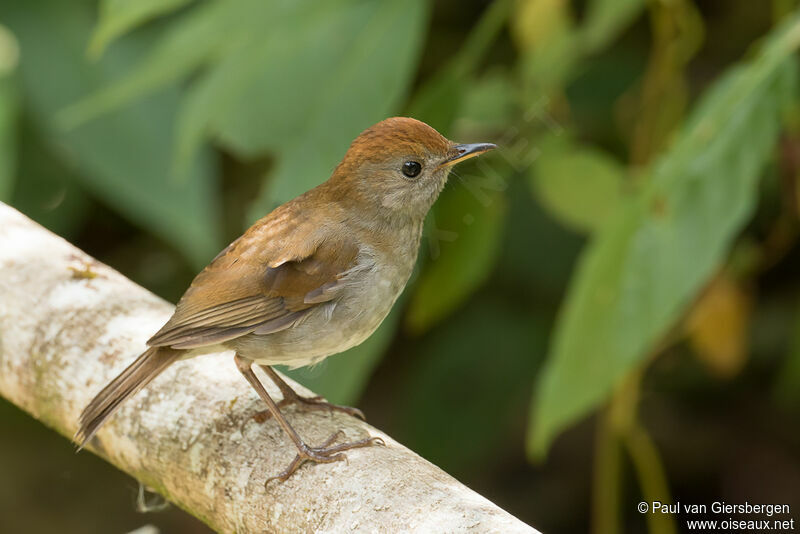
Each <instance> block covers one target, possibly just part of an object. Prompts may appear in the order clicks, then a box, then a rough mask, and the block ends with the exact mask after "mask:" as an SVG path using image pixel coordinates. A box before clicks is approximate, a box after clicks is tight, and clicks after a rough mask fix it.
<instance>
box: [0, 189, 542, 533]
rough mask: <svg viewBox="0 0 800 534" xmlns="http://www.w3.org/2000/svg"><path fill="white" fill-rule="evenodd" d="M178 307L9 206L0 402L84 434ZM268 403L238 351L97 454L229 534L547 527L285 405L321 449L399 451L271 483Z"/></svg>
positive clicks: (0, 222)
mask: <svg viewBox="0 0 800 534" xmlns="http://www.w3.org/2000/svg"><path fill="white" fill-rule="evenodd" d="M171 311H172V305H170V304H168V303H167V302H164V301H163V300H161V299H159V298H158V297H156V296H154V295H152V294H151V293H149V292H148V291H146V290H144V289H142V288H141V287H139V286H137V285H136V284H134V283H133V282H131V281H130V280H128V279H127V278H125V277H124V276H122V275H121V274H119V273H117V272H116V271H114V270H112V269H111V268H109V267H107V266H105V265H103V264H101V263H99V262H97V261H95V260H94V259H92V258H91V257H89V256H87V255H86V254H84V253H83V252H81V251H80V250H78V249H77V248H75V247H73V246H72V245H70V244H69V243H67V242H66V241H64V240H63V239H61V238H59V237H57V236H55V235H53V234H52V233H50V232H48V231H47V230H45V229H44V228H42V227H40V226H39V225H37V224H36V223H34V222H32V221H30V220H29V219H27V218H26V217H24V216H23V215H21V214H20V213H19V212H17V211H15V210H14V209H12V208H10V207H8V206H5V205H3V204H0V395H2V396H4V397H5V398H7V399H9V400H10V401H11V402H13V403H14V404H16V405H17V406H19V407H21V408H22V409H24V410H26V411H27V412H29V413H30V414H32V415H33V416H34V417H36V418H37V419H39V420H41V421H42V422H44V423H46V424H47V425H49V426H51V427H53V428H54V429H56V430H57V431H58V432H60V433H61V434H63V435H65V436H72V435H73V434H74V432H75V429H76V421H77V419H78V414H79V413H80V411H81V409H82V408H83V407H84V406H85V405H86V403H87V402H89V400H90V399H91V398H92V396H93V395H94V394H95V393H97V392H98V391H99V390H100V388H102V387H103V385H104V384H106V383H107V382H108V381H109V380H110V379H111V378H113V377H114V376H115V375H116V374H117V373H119V372H120V371H121V370H122V369H123V368H124V367H125V366H126V365H127V364H128V363H130V362H131V361H132V360H133V359H134V358H135V357H136V356H137V355H138V354H139V353H140V352H141V351H142V350H143V349H144V347H145V340H146V339H147V338H148V337H149V336H150V335H151V334H152V333H153V332H155V331H156V330H157V329H158V328H159V327H160V326H161V325H162V324H163V323H164V321H166V319H167V318H168V317H169V315H170V313H171ZM264 383H265V384H266V385H267V386H268V387H270V386H271V385H272V384H271V382H270V381H269V380H264ZM290 383H291V384H292V385H293V386H294V385H295V384H294V383H293V382H290ZM300 391H305V392H306V393H309V392H308V391H307V390H303V389H302V388H300ZM270 393H271V394H274V395H275V396H276V397H279V393H278V391H277V389H275V388H273V389H270ZM261 409H263V406H262V404H261V402H260V400H259V399H258V398H257V396H256V394H255V393H254V392H253V391H252V390H251V389H250V388H249V386H248V385H247V383H246V382H245V381H244V380H243V378H242V377H241V376H240V375H239V373H238V372H237V370H236V367H235V365H234V363H233V361H232V357H231V354H210V355H206V356H201V357H198V358H195V359H192V360H187V361H182V362H178V363H177V364H175V365H173V366H172V368H170V369H168V370H167V371H166V372H165V373H164V374H163V375H162V376H160V377H158V378H157V379H156V380H155V381H154V382H153V383H152V384H151V385H150V386H148V387H147V388H146V389H145V390H143V391H142V392H140V393H139V394H138V395H136V396H135V397H134V398H132V399H131V400H130V401H129V402H128V403H126V405H124V406H123V408H122V409H121V410H120V412H119V413H118V414H117V415H115V416H114V417H113V418H112V419H111V420H110V421H109V422H108V424H106V426H105V427H104V428H103V429H102V430H101V431H100V432H99V434H98V436H97V438H96V439H95V440H94V441H93V442H92V444H91V445H90V447H89V448H90V449H91V450H93V451H94V452H95V453H97V454H99V455H100V456H102V457H103V458H105V459H107V460H108V461H109V462H111V463H112V464H114V465H115V466H117V467H118V468H119V469H121V470H123V471H125V472H126V473H129V474H130V475H131V476H133V477H135V478H136V479H138V480H139V481H140V482H142V483H143V484H145V485H147V486H149V487H151V488H153V489H154V490H155V491H158V492H159V493H161V494H162V495H164V496H165V497H166V498H167V499H169V500H170V501H172V502H173V503H175V504H177V505H178V506H180V507H181V508H183V509H184V510H186V511H187V512H189V513H190V514H192V515H194V516H196V517H198V518H200V519H201V520H203V521H205V522H206V523H207V524H208V525H210V526H211V527H212V528H214V529H216V530H218V531H222V532H286V531H291V532H295V531H303V532H308V531H314V532H346V531H349V532H376V531H377V532H408V531H415V532H443V531H447V532H466V531H473V532H503V533H511V532H536V531H535V530H534V529H532V528H531V527H529V526H527V525H525V524H524V523H522V522H521V521H519V520H518V519H516V518H514V517H513V516H511V515H510V514H509V513H507V512H505V511H503V510H501V509H500V508H498V507H497V506H495V505H494V504H492V503H491V502H489V501H488V500H486V499H485V498H483V497H481V496H480V495H478V494H477V493H475V492H473V491H472V490H470V489H468V488H467V487H465V486H463V485H462V484H460V483H459V482H458V481H456V480H455V479H454V478H452V477H451V476H449V475H448V474H447V473H445V472H443V471H442V470H440V469H439V468H437V467H436V466H434V465H432V464H430V463H428V462H427V461H425V460H423V459H422V458H420V457H419V456H417V455H416V454H414V453H413V452H412V451H410V450H408V449H406V448H405V447H403V446H402V445H400V444H399V443H397V442H396V441H394V440H392V439H391V438H389V437H388V436H386V435H385V434H383V433H382V432H380V431H378V430H376V429H375V428H373V427H371V426H369V425H367V424H365V423H362V422H360V421H358V420H356V419H354V418H351V417H347V416H344V415H341V414H329V413H320V412H302V411H299V410H297V409H294V408H289V409H288V410H287V412H288V416H289V418H290V420H291V422H292V423H293V424H294V426H295V427H296V428H297V429H298V430H299V432H300V433H301V434H302V435H303V436H305V437H306V439H307V440H308V441H309V442H311V443H319V442H322V441H323V440H324V439H325V438H327V437H328V436H329V435H331V434H332V433H333V432H335V431H336V430H338V429H340V428H341V429H344V430H345V432H346V434H347V437H348V438H350V439H360V438H363V437H365V436H367V435H374V436H381V437H382V438H383V439H384V440H386V443H387V446H385V447H369V448H366V449H358V450H353V451H350V452H348V453H347V456H348V461H346V462H336V463H332V464H320V465H306V466H304V467H302V468H301V469H300V470H299V471H298V472H297V473H296V474H295V475H294V476H292V477H291V478H290V479H289V480H288V481H287V482H284V483H273V484H270V486H269V487H268V488H267V489H265V488H264V484H263V483H264V480H265V479H266V478H267V477H269V476H270V475H273V474H275V473H277V472H279V471H280V470H281V469H283V467H285V466H286V465H287V463H288V462H289V461H290V460H291V459H292V458H293V457H294V454H295V453H294V450H293V448H292V445H291V442H290V441H289V440H288V439H287V438H286V436H285V435H283V434H282V432H281V430H280V428H279V427H278V425H277V424H276V423H275V421H273V420H271V419H270V420H268V421H266V422H264V423H258V422H256V421H254V420H253V417H252V415H253V414H254V413H255V412H256V411H258V410H261ZM64 446H70V445H69V444H68V443H67V442H65V444H64Z"/></svg>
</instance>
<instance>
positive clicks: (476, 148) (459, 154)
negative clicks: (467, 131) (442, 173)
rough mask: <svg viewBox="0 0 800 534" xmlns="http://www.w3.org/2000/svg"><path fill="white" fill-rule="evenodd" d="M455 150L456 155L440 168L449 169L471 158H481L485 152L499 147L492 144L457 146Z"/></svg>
mask: <svg viewBox="0 0 800 534" xmlns="http://www.w3.org/2000/svg"><path fill="white" fill-rule="evenodd" d="M453 148H454V149H455V150H456V154H455V155H454V156H452V157H450V158H448V159H446V160H445V161H444V163H442V164H441V165H439V167H440V168H441V167H449V166H451V165H455V164H456V163H460V162H462V161H464V160H467V159H469V158H474V157H475V156H480V155H481V154H483V153H484V152H488V151H489V150H492V149H494V148H497V145H494V144H492V143H472V144H470V145H456V146H454V147H453Z"/></svg>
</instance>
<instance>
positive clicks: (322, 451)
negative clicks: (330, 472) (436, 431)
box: [264, 430, 386, 487]
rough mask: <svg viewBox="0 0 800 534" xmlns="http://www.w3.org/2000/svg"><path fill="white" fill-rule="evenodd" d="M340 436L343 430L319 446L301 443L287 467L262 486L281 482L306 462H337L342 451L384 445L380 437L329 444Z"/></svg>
mask: <svg viewBox="0 0 800 534" xmlns="http://www.w3.org/2000/svg"><path fill="white" fill-rule="evenodd" d="M340 437H344V432H342V431H341V430H339V431H338V432H336V433H334V434H333V435H332V436H331V437H329V438H328V439H327V440H325V443H323V444H322V445H320V446H319V447H309V446H308V445H306V444H305V443H303V444H302V445H301V446H300V447H299V448H298V452H297V455H296V456H295V457H294V460H292V462H291V463H290V464H289V465H288V467H286V469H284V470H283V471H282V472H281V473H279V474H277V475H275V476H274V477H269V478H268V479H267V480H266V482H264V487H267V485H268V484H269V483H270V482H272V481H273V480H280V481H281V482H284V481H286V479H288V478H289V477H290V476H292V474H293V473H294V472H295V471H297V469H298V468H299V467H300V466H301V465H303V464H304V463H306V462H314V463H323V464H327V463H331V462H338V461H341V460H344V459H345V458H346V456H345V455H344V454H343V453H342V451H346V450H349V449H357V448H360V447H369V446H370V445H386V443H385V442H384V441H383V439H382V438H378V437H370V438H365V439H362V440H359V441H352V442H350V443H342V444H340V445H334V446H331V444H332V443H333V442H335V441H336V440H337V439H339V438H340Z"/></svg>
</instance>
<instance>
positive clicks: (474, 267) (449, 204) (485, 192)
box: [406, 166, 505, 333]
mask: <svg viewBox="0 0 800 534" xmlns="http://www.w3.org/2000/svg"><path fill="white" fill-rule="evenodd" d="M481 172H482V173H484V172H492V171H491V170H490V169H489V167H488V166H482V171H481ZM450 179H451V180H452V183H451V184H450V185H449V186H448V188H447V189H446V190H445V192H444V193H443V194H442V196H441V198H440V199H439V200H438V201H437V203H436V206H435V207H434V209H433V210H432V215H431V216H430V217H429V219H428V228H427V232H426V234H427V236H426V237H427V239H426V242H427V243H428V245H429V249H430V250H431V256H432V257H431V259H430V261H428V262H427V264H426V265H425V268H424V269H423V270H422V273H421V275H420V277H419V279H418V280H417V282H416V283H415V284H414V293H413V296H412V297H411V303H410V305H409V307H408V313H407V315H406V324H407V326H408V328H409V329H410V330H411V331H412V332H416V333H419V332H422V331H424V330H427V329H428V328H430V327H431V326H432V325H433V324H435V323H436V322H438V321H440V320H442V319H443V318H445V317H446V316H447V315H449V314H450V313H451V312H453V311H454V310H456V309H457V308H458V307H459V306H460V305H461V304H463V302H464V301H465V300H466V299H467V298H468V297H469V296H470V295H471V294H472V293H473V292H474V291H475V290H476V289H477V288H478V287H479V286H480V285H481V284H482V283H483V282H484V281H485V280H486V278H487V277H488V276H489V274H490V272H491V269H492V267H494V264H495V261H496V260H497V257H498V253H499V252H500V242H501V237H502V233H503V220H504V216H505V198H504V196H503V194H502V191H500V190H499V189H498V188H496V186H495V187H489V188H487V187H484V186H483V185H485V183H486V182H485V180H486V178H485V177H481V178H478V177H473V176H467V175H466V174H465V175H464V177H463V178H462V179H460V180H456V178H455V177H451V178H450ZM481 181H483V182H484V184H481ZM503 184H504V181H502V180H501V181H499V182H498V185H500V186H502V185H503ZM492 185H494V184H492Z"/></svg>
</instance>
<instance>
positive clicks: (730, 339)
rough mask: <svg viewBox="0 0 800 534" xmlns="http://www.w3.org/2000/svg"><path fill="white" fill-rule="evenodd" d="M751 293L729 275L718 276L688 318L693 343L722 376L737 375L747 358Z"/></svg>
mask: <svg viewBox="0 0 800 534" xmlns="http://www.w3.org/2000/svg"><path fill="white" fill-rule="evenodd" d="M751 300H752V297H751V295H750V294H749V293H748V292H747V291H746V290H745V289H744V288H743V287H742V286H741V285H740V284H738V283H737V281H736V280H735V279H734V278H733V277H731V276H730V275H728V274H725V273H723V274H720V275H718V276H717V277H716V278H715V279H714V280H713V281H712V282H711V284H709V286H708V287H707V288H706V291H705V293H704V294H703V295H702V296H701V297H700V299H699V300H698V301H697V303H696V304H695V305H694V307H693V308H692V310H691V311H690V312H689V317H688V318H687V321H686V331H687V334H688V338H689V344H690V345H691V347H692V349H693V350H694V352H695V354H696V355H697V357H698V358H699V359H700V361H702V362H703V363H704V364H705V365H706V366H707V367H708V369H709V371H710V372H711V373H712V374H714V375H715V376H717V377H719V378H731V377H733V376H735V375H736V374H737V373H738V372H739V371H741V369H742V367H744V364H745V363H746V361H747V340H748V326H749V323H750V311H751V304H752V303H751Z"/></svg>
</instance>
